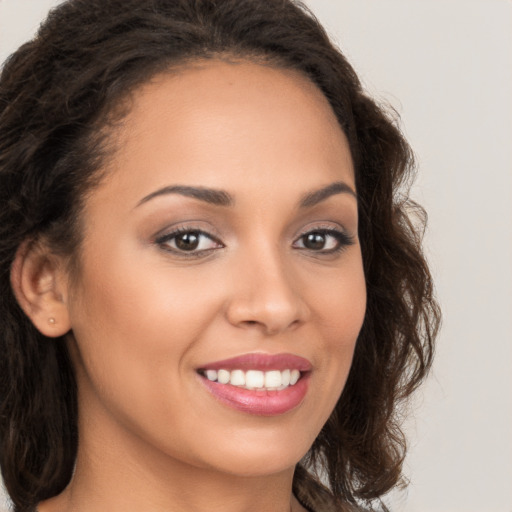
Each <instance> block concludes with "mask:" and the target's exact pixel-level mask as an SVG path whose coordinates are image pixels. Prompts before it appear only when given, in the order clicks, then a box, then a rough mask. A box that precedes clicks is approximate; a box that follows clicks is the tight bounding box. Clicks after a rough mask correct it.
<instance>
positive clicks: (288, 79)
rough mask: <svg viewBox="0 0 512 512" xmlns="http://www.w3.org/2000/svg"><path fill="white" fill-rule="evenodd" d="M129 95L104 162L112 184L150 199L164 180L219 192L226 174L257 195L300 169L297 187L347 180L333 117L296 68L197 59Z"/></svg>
mask: <svg viewBox="0 0 512 512" xmlns="http://www.w3.org/2000/svg"><path fill="white" fill-rule="evenodd" d="M131 99H132V104H131V109H130V112H129V113H128V115H127V116H126V118H125V119H124V121H123V123H122V126H121V128H120V130H119V133H118V137H117V151H116V152H115V155H114V158H113V160H112V165H111V167H112V171H113V172H112V173H111V174H112V175H113V177H115V178H116V180H117V181H118V182H119V183H118V184H119V185H121V184H122V182H126V180H130V181H131V186H132V187H134V188H135V189H137V190H138V191H142V190H143V189H144V191H146V192H147V193H150V192H151V188H156V187H158V186H165V185H169V184H170V181H172V182H173V183H186V184H188V185H199V186H212V187H217V186H219V180H222V179H223V177H224V178H225V179H226V180H227V181H229V183H230V184H231V185H233V186H236V185H237V181H236V180H237V179H238V178H243V180H242V181H241V182H240V183H238V184H239V185H240V186H242V185H243V186H244V187H246V188H249V189H254V188H255V187H256V188H257V187H259V186H260V185H261V183H263V182H265V181H267V182H268V181H270V182H271V183H275V184H276V185H277V182H279V179H280V178H282V180H283V182H282V183H283V186H284V185H285V184H287V186H288V185H291V182H294V181H296V180H297V178H298V177H299V175H300V174H301V173H300V171H301V170H303V171H304V172H303V173H302V177H301V179H302V181H303V183H302V188H308V187H309V188H314V187H315V186H317V185H318V182H319V180H320V181H323V182H327V181H336V180H337V179H340V178H341V179H343V180H345V181H348V182H349V183H350V184H353V183H354V177H353V169H352V161H351V156H350V150H349V148H348V143H347V140H346V137H345V135H344V134H343V132H342V130H341V128H340V126H339V123H338V122H337V119H336V117H335V114H334V112H333V111H332V108H331V106H330V104H329V102H328V101H327V99H326V98H325V96H324V95H323V94H322V92H321V91H320V90H319V89H318V87H317V86H316V85H314V84H313V83H312V82H311V81H310V80H309V79H308V78H307V77H305V76H303V75H302V74H301V73H299V72H298V71H295V70H289V69H282V68H276V67H271V66H267V65H261V64H256V63H253V62H248V61H237V62H226V61H220V60H209V61H199V62H195V63H192V64H189V65H187V66H186V67H183V68H181V69H179V70H177V71H175V70H173V71H172V72H170V73H163V74H160V75H157V76H156V77H154V78H153V79H152V80H151V82H149V83H147V84H145V85H144V86H142V87H140V88H139V89H138V90H136V91H135V92H134V93H133V95H132V98H131ZM299 164H300V167H301V169H299V168H298V165H299ZM321 171H323V172H324V174H329V176H327V175H326V176H323V177H322V176H319V174H321ZM340 173H341V174H340ZM308 180H309V181H311V183H310V184H308V183H305V181H306V182H307V181H308ZM221 185H222V186H223V187H224V184H221ZM224 188H225V187H224ZM141 193H142V192H141Z"/></svg>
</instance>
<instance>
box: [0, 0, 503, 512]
mask: <svg viewBox="0 0 512 512" xmlns="http://www.w3.org/2000/svg"><path fill="white" fill-rule="evenodd" d="M56 3H58V2H57V1H56V0H0V62H1V61H3V60H4V59H5V57H6V56H7V55H8V54H9V53H10V52H12V51H13V50H15V49H16V47H17V46H18V45H19V44H21V43H22V42H24V41H25V40H26V39H27V38H29V37H31V35H32V34H33V33H34V31H35V30H36V28H37V26H38V23H39V22H40V21H41V19H42V18H43V17H44V16H45V14H46V12H47V10H48V9H49V8H50V7H51V6H52V5H55V4H56ZM308 4H309V6H310V7H311V8H312V9H313V11H314V12H315V13H316V14H317V16H318V17H319V18H320V20H321V21H322V22H323V23H324V25H325V26H326V27H327V29H328V31H329V33H330V34H331V36H332V37H333V38H334V39H335V41H337V43H338V44H339V46H340V47H341V48H342V50H343V51H344V53H345V54H346V55H347V56H348V58H349V60H350V61H351V62H352V64H353V65H354V67H355V69H356V71H358V73H359V75H360V77H361V78H362V80H363V82H364V84H365V86H366V87H367V89H368V90H369V91H370V92H371V93H372V95H374V96H375V97H377V98H378V99H379V100H380V101H383V102H387V103H390V104H391V105H392V106H394V107H395V108H396V109H397V110H398V112H399V113H400V115H401V117H402V121H403V126H404V131H405V133H406V135H407V137H408V139H409V141H410V142H411V144H412V146H413V148H414V149H415V152H416V155H417V159H418V163H419V168H420V172H419V178H418V180H417V184H416V186H415V187H414V189H413V196H414V197H415V198H416V199H417V200H418V201H419V202H421V203H422V204H423V205H424V206H425V207H426V209H427V211H428V213H429V228H428V231H427V235H426V245H427V253H428V255H429V259H430V262H431V264H432V268H433V272H434V275H435V278H436V284H437V291H438V296H439V299H440V302H441V305H442V308H443V313H444V323H443V329H442V332H441V336H440V339H439V342H438V350H437V359H436V362H435V366H434V370H433V373H432V375H431V377H430V379H429V381H428V382H427V384H426V386H424V388H423V389H422V390H421V391H420V392H419V394H418V396H417V400H416V403H415V406H414V409H413V412H414V415H413V419H411V420H410V421H409V422H408V424H407V431H408V433H409V439H410V450H409V455H408V458H407V460H406V473H407V474H408V476H409V477H410V479H411V485H410V486H409V488H408V490H407V491H406V492H404V493H398V492H397V493H392V495H390V497H389V500H388V501H389V504H390V507H391V510H392V511H394V512H400V511H406V512H512V393H511V391H510V390H511V389H512V376H511V373H512V149H511V147H512V30H511V29H512V2H511V1H509V0H309V1H308ZM0 507H1V505H0Z"/></svg>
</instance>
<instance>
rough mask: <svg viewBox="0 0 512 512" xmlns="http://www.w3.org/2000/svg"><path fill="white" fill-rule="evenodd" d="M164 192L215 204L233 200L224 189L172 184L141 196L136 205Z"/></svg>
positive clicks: (229, 203)
mask: <svg viewBox="0 0 512 512" xmlns="http://www.w3.org/2000/svg"><path fill="white" fill-rule="evenodd" d="M166 194H179V195H181V196H186V197H193V198H194V199H199V200H200V201H204V202H206V203H210V204H214V205H215V206H232V205H233V204H234V202H235V201H234V199H233V197H232V196H231V195H230V194H228V193H227V192H225V191H224V190H216V189H213V188H206V187H190V186H184V185H172V186H169V187H163V188H161V189H158V190H155V192H151V194H149V195H147V196H146V197H143V198H142V199H141V200H140V201H139V202H138V203H137V206H140V205H141V204H143V203H147V202H148V201H150V200H151V199H153V198H155V197H158V196H163V195H166Z"/></svg>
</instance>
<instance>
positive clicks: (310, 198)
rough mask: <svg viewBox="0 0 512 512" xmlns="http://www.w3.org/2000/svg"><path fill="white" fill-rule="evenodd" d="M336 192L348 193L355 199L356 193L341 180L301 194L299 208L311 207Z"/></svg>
mask: <svg viewBox="0 0 512 512" xmlns="http://www.w3.org/2000/svg"><path fill="white" fill-rule="evenodd" d="M336 194H350V195H351V196H354V197H355V198H356V199H357V194H356V193H355V191H354V190H353V189H352V188H351V187H350V186H349V185H347V184H346V183H344V182H343V181H336V182H334V183H331V184H330V185H327V186H325V187H323V188H321V189H319V190H315V191H313V192H309V193H307V194H306V195H304V196H303V198H302V199H301V201H300V203H299V204H300V207H301V208H311V207H312V206H315V205H317V204H318V203H321V202H322V201H325V200H326V199H327V198H329V197H331V196H333V195H336Z"/></svg>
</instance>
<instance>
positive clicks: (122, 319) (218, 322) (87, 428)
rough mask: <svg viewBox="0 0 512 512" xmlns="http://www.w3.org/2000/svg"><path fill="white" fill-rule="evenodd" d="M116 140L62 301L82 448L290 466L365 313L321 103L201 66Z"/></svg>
mask: <svg viewBox="0 0 512 512" xmlns="http://www.w3.org/2000/svg"><path fill="white" fill-rule="evenodd" d="M116 135H117V137H116V142H117V147H118V149H117V151H116V152H115V154H114V156H113V157H112V159H111V161H110V163H109V165H108V168H107V169H106V170H107V176H106V178H105V179H104V181H103V182H102V183H101V184H100V185H99V186H98V187H97V188H96V189H95V190H94V191H93V192H92V193H91V194H90V196H89V197H88V198H87V200H86V204H85V209H84V212H83V225H84V226H85V227H84V240H83V244H82V247H81V253H80V263H79V271H78V276H77V279H75V280H70V282H73V284H72V285H71V284H70V285H69V287H70V288H69V297H68V299H67V304H68V310H69V316H70V321H71V327H72V332H73V337H72V338H70V340H69V343H70V349H71V353H72V357H73V361H74V364H75V366H76V371H77V380H78V388H79V408H80V415H81V418H86V421H81V423H80V428H81V429H82V430H81V442H88V440H89V439H90V438H91V436H92V437H94V436H97V437H100V438H101V439H104V440H105V439H115V444H116V445H117V446H121V447H123V449H124V450H125V451H126V450H128V448H127V447H128V446H131V447H133V446H134V445H135V444H137V445H138V446H139V447H140V446H143V447H144V453H146V454H149V453H155V454H158V455H159V456H160V457H164V458H166V459H167V460H169V461H172V462H173V463H175V464H181V465H186V466H187V467H189V468H190V467H195V468H203V469H205V468H206V469H209V470H214V471H217V472H221V473H229V474H237V475H245V476H248V475H262V474H270V473H273V472H278V471H282V470H285V469H286V468H290V467H293V466H294V465H295V464H296V463H297V461H298V460H299V459H300V458H301V457H302V456H303V455H304V454H305V453H306V451H307V450H308V449H309V447H310V446H311V444H312V443H313V441H314V439H315V437H316V436H317V434H318V433H319V431H320V429H321V427H322V425H323V424H324V423H325V421H326V420H327V419H328V417H329V415H330V413H331V411H332V410H333V408H334V406H335V404H336V401H337V400H338V398H339V396H340V393H341V391H342V389H343V386H344V383H345V380H346V377H347V374H348V371H349V368H350V365H351V360H352V355H353V351H354V346H355V343H356V338H357V336H358V333H359V330H360V328H361V324H362V321H363V316H364V312H365V298H366V292H365V282H364V276H363V269H362V262H361V252H360V246H359V241H358V238H357V222H358V219H357V201H356V197H355V181H354V171H353V166H352V161H351V156H350V152H349V148H348V144H347V140H346V138H345V136H344V135H343V133H342V131H341V130H340V128H339V126H338V123H337V121H336V119H335V116H334V114H333V112H332V110H331V108H330V106H329V104H328V102H327V101H326V99H325V98H324V97H323V95H322V94H321V92H320V91H319V90H318V89H317V88H316V87H315V86H314V85H313V84H312V83H310V82H309V81H308V80H307V79H306V78H304V77H302V76H301V75H300V74H298V73H296V72H293V71H286V70H280V69H274V68H271V67H266V66H261V65H257V64H252V63H247V62H238V63H224V62H218V61H208V62H204V63H197V64H195V65H193V66H192V65H191V66H190V67H188V68H186V69H183V70H181V71H180V72H178V73H174V74H172V75H171V74H170V75H161V76H158V77H157V78H155V79H154V80H153V81H152V82H151V83H149V84H147V85H146V86H144V87H143V88H141V89H140V90H139V91H137V92H136V93H135V94H134V97H133V108H132V110H131V112H130V113H129V114H128V116H127V117H126V119H125V121H124V123H123V126H122V127H121V128H120V131H119V133H117V134H116ZM248 388H249V389H248ZM105 444H106V443H105Z"/></svg>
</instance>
